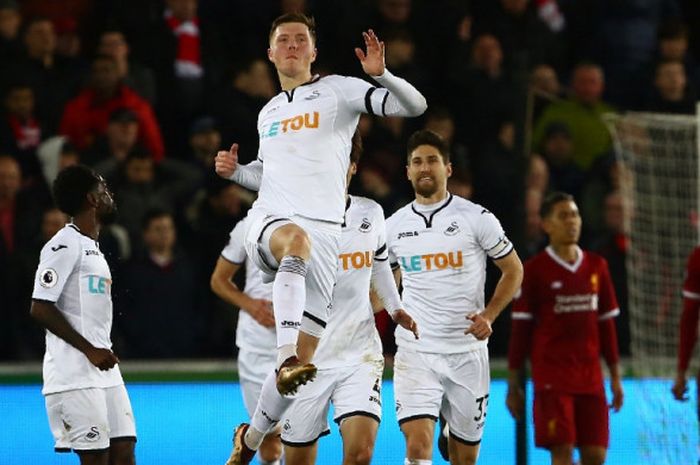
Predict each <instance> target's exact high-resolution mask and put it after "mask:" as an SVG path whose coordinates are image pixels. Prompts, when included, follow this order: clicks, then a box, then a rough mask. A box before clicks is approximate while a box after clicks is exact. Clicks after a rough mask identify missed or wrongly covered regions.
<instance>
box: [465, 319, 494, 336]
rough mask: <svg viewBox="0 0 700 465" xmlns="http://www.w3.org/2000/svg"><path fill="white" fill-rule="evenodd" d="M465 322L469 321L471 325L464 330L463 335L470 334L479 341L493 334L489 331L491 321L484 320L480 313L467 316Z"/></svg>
mask: <svg viewBox="0 0 700 465" xmlns="http://www.w3.org/2000/svg"><path fill="white" fill-rule="evenodd" d="M466 318H467V320H471V322H472V324H471V326H469V327H468V328H467V329H465V330H464V334H471V335H473V336H474V337H475V338H477V339H478V340H480V341H483V340H485V339H488V338H489V336H491V333H493V330H492V329H491V320H489V319H488V318H486V317H485V316H484V315H483V314H481V313H470V314H469V315H467V317H466Z"/></svg>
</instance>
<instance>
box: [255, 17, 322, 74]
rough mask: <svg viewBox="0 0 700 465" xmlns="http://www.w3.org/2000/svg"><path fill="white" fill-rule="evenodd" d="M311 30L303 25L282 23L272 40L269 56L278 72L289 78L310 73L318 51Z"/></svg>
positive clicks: (268, 51)
mask: <svg viewBox="0 0 700 465" xmlns="http://www.w3.org/2000/svg"><path fill="white" fill-rule="evenodd" d="M314 46H315V44H314V41H313V39H312V38H311V33H310V32H309V28H308V27H307V26H306V25H305V24H302V23H282V24H280V25H279V26H277V29H275V33H274V34H273V35H272V39H271V40H270V48H269V49H268V50H267V55H268V57H269V59H270V61H271V62H272V63H274V65H275V68H277V71H278V72H279V73H281V74H283V75H285V76H288V77H295V76H297V75H299V74H303V73H310V72H311V63H313V62H314V60H316V49H315V47H314Z"/></svg>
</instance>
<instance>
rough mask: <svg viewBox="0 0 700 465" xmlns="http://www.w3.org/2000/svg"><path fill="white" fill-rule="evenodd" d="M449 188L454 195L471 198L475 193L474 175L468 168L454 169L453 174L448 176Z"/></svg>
mask: <svg viewBox="0 0 700 465" xmlns="http://www.w3.org/2000/svg"><path fill="white" fill-rule="evenodd" d="M447 190H448V191H450V192H451V193H453V194H454V195H459V196H460V197H462V198H465V199H471V198H472V196H473V194H474V185H473V183H472V176H471V173H470V172H469V171H468V170H459V169H454V168H453V169H452V176H450V177H449V178H447Z"/></svg>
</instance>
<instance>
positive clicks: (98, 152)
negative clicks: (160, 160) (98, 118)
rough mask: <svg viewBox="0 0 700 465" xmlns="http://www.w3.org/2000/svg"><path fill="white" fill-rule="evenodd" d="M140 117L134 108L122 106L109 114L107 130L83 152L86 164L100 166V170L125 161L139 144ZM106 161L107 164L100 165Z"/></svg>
mask: <svg viewBox="0 0 700 465" xmlns="http://www.w3.org/2000/svg"><path fill="white" fill-rule="evenodd" d="M138 136H139V118H138V116H137V115H136V113H134V112H133V111H132V110H130V109H128V108H125V107H122V108H117V109H116V110H113V111H112V113H110V115H109V122H108V123H107V130H106V132H105V133H104V134H103V135H101V136H100V137H99V138H98V139H97V140H96V141H95V143H94V144H92V146H91V147H90V148H89V149H88V150H87V151H86V152H84V153H83V156H82V157H81V160H82V162H83V163H84V164H86V165H89V166H92V167H98V168H97V171H98V172H103V171H105V170H109V167H111V166H115V162H123V161H124V160H126V157H127V156H128V155H129V154H130V153H131V151H132V150H134V148H135V147H136V145H137V144H138V139H139V137H138ZM104 162H106V165H104V166H99V165H100V164H103V163H104Z"/></svg>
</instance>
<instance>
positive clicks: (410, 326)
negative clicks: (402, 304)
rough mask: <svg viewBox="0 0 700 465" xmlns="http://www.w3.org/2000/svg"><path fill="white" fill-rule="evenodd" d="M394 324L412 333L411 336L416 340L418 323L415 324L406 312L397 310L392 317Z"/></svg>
mask: <svg viewBox="0 0 700 465" xmlns="http://www.w3.org/2000/svg"><path fill="white" fill-rule="evenodd" d="M392 319H393V320H394V323H396V324H397V325H399V326H401V327H402V328H404V329H407V330H409V331H410V332H412V333H413V336H414V337H415V338H416V339H418V323H416V322H415V321H414V320H413V318H411V315H409V314H408V313H406V310H403V309H398V310H396V311H395V312H394V314H393V315H392Z"/></svg>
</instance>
